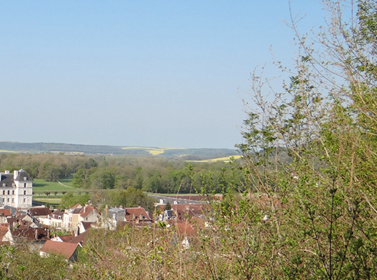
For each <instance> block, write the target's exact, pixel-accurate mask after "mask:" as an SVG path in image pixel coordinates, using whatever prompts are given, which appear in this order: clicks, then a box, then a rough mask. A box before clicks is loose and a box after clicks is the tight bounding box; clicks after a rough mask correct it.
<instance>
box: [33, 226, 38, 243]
mask: <svg viewBox="0 0 377 280" xmlns="http://www.w3.org/2000/svg"><path fill="white" fill-rule="evenodd" d="M34 234H35V240H38V229H35V232H34Z"/></svg>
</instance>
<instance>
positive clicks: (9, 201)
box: [0, 169, 33, 210]
mask: <svg viewBox="0 0 377 280" xmlns="http://www.w3.org/2000/svg"><path fill="white" fill-rule="evenodd" d="M32 200H33V180H32V179H31V178H30V177H29V175H27V174H26V172H25V170H23V169H20V170H14V172H13V174H12V173H9V170H5V172H4V173H3V172H0V206H1V207H3V206H5V205H8V206H12V207H16V208H21V209H22V210H28V209H29V208H31V206H32Z"/></svg>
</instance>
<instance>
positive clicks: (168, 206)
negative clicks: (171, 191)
mask: <svg viewBox="0 0 377 280" xmlns="http://www.w3.org/2000/svg"><path fill="white" fill-rule="evenodd" d="M164 210H171V205H170V202H169V201H168V202H167V203H166V205H165V208H164Z"/></svg>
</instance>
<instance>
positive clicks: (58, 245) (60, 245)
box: [41, 240, 78, 260]
mask: <svg viewBox="0 0 377 280" xmlns="http://www.w3.org/2000/svg"><path fill="white" fill-rule="evenodd" d="M77 246H78V245H77V243H68V242H59V241H51V240H47V241H46V243H45V244H44V245H43V246H42V248H41V251H42V252H45V253H48V254H49V253H55V254H60V255H63V256H64V257H65V258H66V259H67V260H68V259H69V258H70V257H72V255H73V254H74V253H75V251H76V249H77Z"/></svg>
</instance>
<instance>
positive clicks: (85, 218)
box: [62, 203, 99, 231]
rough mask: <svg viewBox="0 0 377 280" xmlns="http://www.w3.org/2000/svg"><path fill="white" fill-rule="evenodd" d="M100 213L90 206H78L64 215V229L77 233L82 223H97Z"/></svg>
mask: <svg viewBox="0 0 377 280" xmlns="http://www.w3.org/2000/svg"><path fill="white" fill-rule="evenodd" d="M98 216H99V214H98V212H97V211H96V210H95V209H94V207H93V206H92V205H90V204H88V203H87V204H85V206H81V205H80V204H78V205H77V204H76V205H75V206H74V207H71V208H70V209H67V210H66V211H65V212H64V215H63V221H62V229H64V230H66V231H71V230H74V231H77V228H78V225H79V223H80V222H97V221H98Z"/></svg>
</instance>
